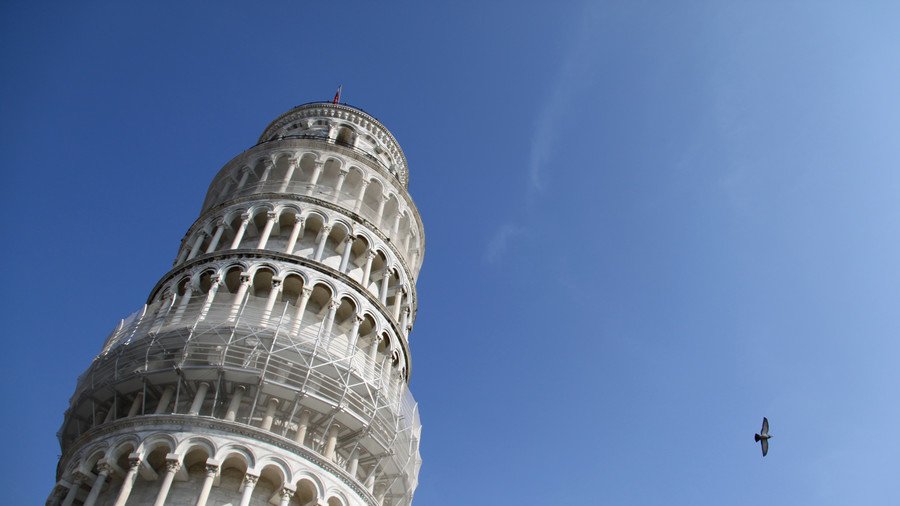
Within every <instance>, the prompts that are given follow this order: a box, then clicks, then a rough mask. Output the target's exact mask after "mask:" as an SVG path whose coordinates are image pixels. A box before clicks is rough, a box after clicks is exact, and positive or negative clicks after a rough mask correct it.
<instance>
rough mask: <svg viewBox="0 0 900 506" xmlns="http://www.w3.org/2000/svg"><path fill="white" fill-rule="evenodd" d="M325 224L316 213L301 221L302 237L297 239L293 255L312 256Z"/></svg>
mask: <svg viewBox="0 0 900 506" xmlns="http://www.w3.org/2000/svg"><path fill="white" fill-rule="evenodd" d="M324 226H325V221H324V220H323V219H322V217H321V216H319V215H318V214H310V215H308V216H307V217H306V220H305V221H304V222H303V232H302V237H301V238H300V239H299V240H298V241H297V246H295V249H294V252H293V254H294V255H297V256H301V257H304V258H312V257H313V255H314V254H315V252H316V246H317V245H318V238H319V235H320V234H321V232H322V228H323V227H324Z"/></svg>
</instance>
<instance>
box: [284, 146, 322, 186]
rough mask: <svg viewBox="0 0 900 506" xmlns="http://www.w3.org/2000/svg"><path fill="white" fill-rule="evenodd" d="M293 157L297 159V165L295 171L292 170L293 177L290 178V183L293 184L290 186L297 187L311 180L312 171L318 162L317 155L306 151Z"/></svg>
mask: <svg viewBox="0 0 900 506" xmlns="http://www.w3.org/2000/svg"><path fill="white" fill-rule="evenodd" d="M295 156H297V158H299V162H298V163H297V169H295V170H294V174H293V177H291V181H292V182H293V183H295V184H294V185H292V186H293V187H298V186H299V185H300V184H304V183H309V182H310V180H311V179H312V175H313V171H315V168H316V164H317V163H318V161H319V155H318V153H315V152H311V151H306V152H303V153H298V154H297V155H295Z"/></svg>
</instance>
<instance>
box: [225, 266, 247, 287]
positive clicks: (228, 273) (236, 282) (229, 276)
mask: <svg viewBox="0 0 900 506" xmlns="http://www.w3.org/2000/svg"><path fill="white" fill-rule="evenodd" d="M245 269H246V267H245V266H244V265H243V264H240V263H238V264H228V265H227V266H225V267H223V268H222V270H221V272H222V275H221V278H222V284H223V285H224V287H225V289H226V290H228V293H233V294H236V293H237V292H238V289H239V288H240V286H241V276H242V275H243V274H244V271H245Z"/></svg>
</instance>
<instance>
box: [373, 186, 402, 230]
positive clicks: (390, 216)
mask: <svg viewBox="0 0 900 506" xmlns="http://www.w3.org/2000/svg"><path fill="white" fill-rule="evenodd" d="M400 212H401V207H400V198H399V197H397V194H396V193H394V192H389V193H388V198H387V202H385V204H384V211H383V212H382V213H381V223H376V225H378V226H380V227H381V231H382V232H384V235H386V236H388V237H391V238H393V237H394V235H393V233H392V232H393V230H394V221H395V220H396V219H397V217H398V216H400Z"/></svg>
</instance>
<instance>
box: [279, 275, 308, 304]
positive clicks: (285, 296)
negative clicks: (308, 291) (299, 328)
mask: <svg viewBox="0 0 900 506" xmlns="http://www.w3.org/2000/svg"><path fill="white" fill-rule="evenodd" d="M282 279H283V280H282V282H281V300H282V301H283V302H286V303H288V304H291V305H293V306H296V305H297V303H298V302H299V300H300V296H301V295H302V293H303V288H304V287H306V286H307V284H308V283H307V281H306V276H305V275H304V274H303V273H302V272H298V271H286V272H285V273H284V275H283V278H282Z"/></svg>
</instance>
